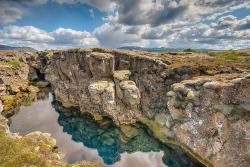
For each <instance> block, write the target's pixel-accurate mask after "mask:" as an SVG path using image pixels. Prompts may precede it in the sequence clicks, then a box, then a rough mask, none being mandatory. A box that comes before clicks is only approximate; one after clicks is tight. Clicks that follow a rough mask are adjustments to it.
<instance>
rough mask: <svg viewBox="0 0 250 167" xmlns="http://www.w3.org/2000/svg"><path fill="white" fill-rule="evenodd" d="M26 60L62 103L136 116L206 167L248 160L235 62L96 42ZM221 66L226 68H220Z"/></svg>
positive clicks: (248, 96)
mask: <svg viewBox="0 0 250 167" xmlns="http://www.w3.org/2000/svg"><path fill="white" fill-rule="evenodd" d="M183 57H185V58H183ZM242 60H243V59H242ZM26 61H27V63H28V64H29V66H30V74H29V76H30V78H33V79H35V78H39V75H40V76H43V77H44V78H45V80H46V81H48V82H49V83H50V85H51V87H52V89H53V91H54V94H55V96H56V99H57V100H58V101H61V102H62V103H63V104H64V106H66V107H70V106H79V107H80V109H81V111H82V112H85V111H88V112H90V113H92V115H93V116H94V117H95V119H96V120H100V119H102V117H103V116H109V117H111V118H112V119H113V120H114V122H115V123H116V124H118V125H122V126H125V127H126V126H129V125H130V124H134V123H135V122H142V123H144V124H146V125H147V126H148V127H149V128H150V129H151V130H152V131H153V133H154V135H155V136H156V137H157V138H158V139H160V140H161V141H162V142H165V143H168V144H176V145H180V146H182V147H183V148H184V149H186V150H188V151H189V152H190V153H191V154H192V155H193V156H194V157H196V158H197V159H199V160H200V161H201V162H202V163H203V164H205V165H207V166H247V165H248V163H249V150H250V149H249V122H248V120H249V112H250V76H249V74H250V72H249V71H247V70H246V69H241V70H237V71H235V70H233V69H235V67H234V64H231V65H232V66H231V67H232V68H231V67H230V68H228V66H230V62H228V61H224V60H222V59H218V58H214V57H208V56H207V55H202V54H191V53H190V54H184V55H183V53H177V55H172V54H169V55H168V54H161V53H152V52H143V51H121V50H115V49H99V48H96V49H70V50H68V51H47V52H38V53H37V54H35V55H29V56H28V57H27V58H26ZM223 61H224V62H223ZM243 61H244V60H243ZM207 62H208V63H209V62H211V65H207V64H204V63H207ZM218 62H219V63H218ZM221 62H222V63H225V64H227V67H223V66H221V65H218V64H221ZM239 62H240V61H239ZM213 63H218V64H216V65H213ZM244 63H245V64H244ZM244 63H243V65H242V66H240V65H239V66H240V67H245V66H247V62H244ZM248 63H249V60H248ZM239 64H240V63H239ZM248 68H249V65H248ZM211 70H212V71H213V75H214V74H216V75H215V76H210V75H212V74H211ZM215 70H216V71H218V72H214V71H215ZM32 71H33V72H32ZM224 71H227V73H228V72H229V73H232V74H218V73H225V72H224ZM204 75H209V76H204ZM128 129H129V128H128Z"/></svg>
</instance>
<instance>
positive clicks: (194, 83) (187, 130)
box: [166, 74, 250, 166]
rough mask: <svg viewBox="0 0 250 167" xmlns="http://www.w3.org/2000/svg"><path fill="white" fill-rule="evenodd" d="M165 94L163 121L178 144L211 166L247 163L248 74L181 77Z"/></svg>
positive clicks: (244, 164)
mask: <svg viewBox="0 0 250 167" xmlns="http://www.w3.org/2000/svg"><path fill="white" fill-rule="evenodd" d="M168 96H169V104H168V108H169V111H170V114H169V116H170V117H171V121H167V122H166V124H167V126H168V127H171V126H172V127H171V130H172V131H173V132H174V133H175V134H176V138H177V140H178V141H179V142H180V143H181V144H182V145H184V146H185V147H187V148H188V149H190V151H192V152H194V153H196V154H197V155H198V156H200V157H202V158H203V159H204V161H206V163H208V164H212V165H213V166H248V163H249V160H248V158H247V157H248V156H249V136H250V133H249V122H248V119H249V112H250V79H249V75H247V74H234V75H218V76H214V77H209V78H207V77H198V78H193V79H192V80H184V81H182V82H180V83H177V84H173V85H172V91H170V92H168Z"/></svg>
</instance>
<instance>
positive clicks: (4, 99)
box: [2, 95, 13, 101]
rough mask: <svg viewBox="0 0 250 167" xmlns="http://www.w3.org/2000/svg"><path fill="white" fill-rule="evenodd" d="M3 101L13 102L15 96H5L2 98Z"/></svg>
mask: <svg viewBox="0 0 250 167" xmlns="http://www.w3.org/2000/svg"><path fill="white" fill-rule="evenodd" d="M2 100H3V101H7V100H13V95H5V96H2Z"/></svg>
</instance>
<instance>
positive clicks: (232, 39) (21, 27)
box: [0, 0, 250, 50]
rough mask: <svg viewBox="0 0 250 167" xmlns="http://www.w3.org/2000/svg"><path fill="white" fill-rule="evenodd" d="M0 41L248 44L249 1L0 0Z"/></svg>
mask: <svg viewBox="0 0 250 167" xmlns="http://www.w3.org/2000/svg"><path fill="white" fill-rule="evenodd" d="M0 44H4V45H10V46H30V47H33V48H36V49H38V50H44V49H68V48H72V47H74V48H75V47H81V48H88V47H106V48H118V47H122V46H140V47H169V48H188V47H190V48H196V49H199V48H206V49H231V48H233V49H240V48H250V2H249V1H248V0H126V1H124V0H0Z"/></svg>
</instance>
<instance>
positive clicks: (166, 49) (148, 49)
mask: <svg viewBox="0 0 250 167" xmlns="http://www.w3.org/2000/svg"><path fill="white" fill-rule="evenodd" d="M118 49H133V50H146V51H152V52H167V51H183V49H186V48H165V47H161V48H142V47H136V46H124V47H120V48H118ZM196 50H198V51H205V50H207V51H212V50H211V49H210V50H208V49H196Z"/></svg>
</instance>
